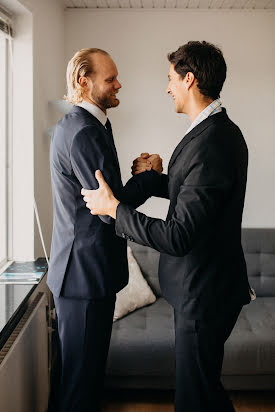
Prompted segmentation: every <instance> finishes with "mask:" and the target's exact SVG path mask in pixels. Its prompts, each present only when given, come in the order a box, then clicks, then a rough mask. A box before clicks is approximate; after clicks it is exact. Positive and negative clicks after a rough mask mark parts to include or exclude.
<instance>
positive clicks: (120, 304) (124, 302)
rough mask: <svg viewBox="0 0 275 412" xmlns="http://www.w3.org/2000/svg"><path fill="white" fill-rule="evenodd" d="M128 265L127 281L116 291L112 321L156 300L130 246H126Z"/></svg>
mask: <svg viewBox="0 0 275 412" xmlns="http://www.w3.org/2000/svg"><path fill="white" fill-rule="evenodd" d="M127 257H128V266H129V283H128V285H127V286H125V288H124V289H122V290H121V291H120V292H118V293H117V295H116V296H117V298H116V306H115V313H114V322H115V321H116V320H117V319H119V318H121V317H122V316H125V315H127V313H130V312H133V311H134V310H136V309H138V308H142V307H143V306H146V305H149V304H150V303H153V302H155V301H156V296H155V295H154V293H153V292H152V289H151V288H150V286H149V285H148V283H147V282H146V280H145V279H144V277H143V276H142V273H141V270H140V268H139V265H138V263H137V261H136V259H135V258H134V255H133V252H132V250H131V248H130V247H129V246H128V247H127Z"/></svg>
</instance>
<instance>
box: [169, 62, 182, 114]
mask: <svg viewBox="0 0 275 412" xmlns="http://www.w3.org/2000/svg"><path fill="white" fill-rule="evenodd" d="M168 80H169V83H168V87H167V89H166V93H168V94H170V95H171V96H172V97H173V100H174V104H175V111H176V112H177V113H184V103H185V100H186V92H187V89H186V85H185V80H184V79H182V78H181V76H180V75H179V74H178V73H177V72H176V71H175V69H174V65H173V64H171V65H170V69H169V73H168Z"/></svg>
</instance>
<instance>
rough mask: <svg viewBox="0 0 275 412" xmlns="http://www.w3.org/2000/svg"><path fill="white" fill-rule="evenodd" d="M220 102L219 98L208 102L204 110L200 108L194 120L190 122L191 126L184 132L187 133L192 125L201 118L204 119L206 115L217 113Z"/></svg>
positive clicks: (219, 108)
mask: <svg viewBox="0 0 275 412" xmlns="http://www.w3.org/2000/svg"><path fill="white" fill-rule="evenodd" d="M221 105H222V102H221V100H220V99H216V100H214V101H213V102H212V103H210V104H209V105H208V106H207V107H206V108H205V109H204V110H202V111H201V112H200V113H199V114H198V116H197V117H196V118H195V120H194V121H193V122H192V124H191V126H190V127H189V129H188V130H187V132H186V133H185V135H187V133H189V132H190V131H191V130H192V129H194V127H196V126H197V125H198V124H199V123H201V122H202V121H203V120H205V119H206V118H207V117H209V116H212V115H213V114H216V113H219V112H221V111H222V108H221Z"/></svg>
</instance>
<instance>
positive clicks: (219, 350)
mask: <svg viewBox="0 0 275 412" xmlns="http://www.w3.org/2000/svg"><path fill="white" fill-rule="evenodd" d="M240 311H241V307H238V308H234V310H233V309H232V310H227V312H226V313H223V314H219V315H218V316H217V317H216V318H215V319H209V320H192V319H187V318H186V315H185V314H183V313H181V312H177V311H175V312H174V314H175V333H176V393H175V411H176V412H221V411H222V412H234V407H233V405H232V402H231V400H230V399H229V397H228V395H227V393H226V391H225V390H224V388H223V385H222V383H221V380H220V378H221V370H222V363H223V357H224V343H225V341H226V340H227V338H228V337H229V335H230V333H231V331H232V330H233V327H234V325H235V323H236V321H237V318H238V316H239V313H240Z"/></svg>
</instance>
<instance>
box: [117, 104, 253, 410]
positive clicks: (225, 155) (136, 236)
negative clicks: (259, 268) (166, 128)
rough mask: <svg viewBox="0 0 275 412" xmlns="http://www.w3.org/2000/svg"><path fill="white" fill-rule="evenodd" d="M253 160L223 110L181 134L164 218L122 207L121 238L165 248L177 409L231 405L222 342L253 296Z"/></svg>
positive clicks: (164, 193)
mask: <svg viewBox="0 0 275 412" xmlns="http://www.w3.org/2000/svg"><path fill="white" fill-rule="evenodd" d="M247 163H248V151H247V146H246V143H245V141H244V138H243V136H242V133H241V131H240V130H239V128H238V127H237V126H236V125H235V124H234V123H233V122H232V121H231V120H230V119H229V118H228V116H227V114H226V111H225V109H223V110H222V112H220V113H218V114H215V115H213V116H210V117H208V118H207V119H205V120H204V121H202V122H201V123H200V124H198V125H197V126H196V127H195V128H194V129H193V130H191V131H190V132H189V133H188V134H187V135H186V136H185V137H184V138H183V140H182V141H181V142H180V143H179V145H178V146H177V147H176V149H175V151H174V153H173V155H172V158H171V160H170V163H169V167H168V176H167V175H162V176H161V177H160V179H161V182H162V183H161V190H160V191H158V190H157V191H155V195H156V196H161V197H165V198H168V199H170V207H169V211H168V215H167V218H166V221H165V222H164V221H163V220H161V219H154V218H150V217H147V216H145V215H143V214H142V213H138V212H137V211H135V210H133V209H132V208H130V207H129V206H127V205H125V204H123V203H120V204H119V206H118V209H117V219H116V233H117V234H118V235H119V236H122V237H123V238H126V239H128V238H129V237H131V238H132V239H133V240H134V242H137V243H140V244H142V245H147V246H150V247H152V248H154V249H156V250H158V251H160V252H161V255H160V262H159V277H160V284H161V288H162V292H163V294H164V296H165V297H166V299H167V300H168V302H169V303H170V304H171V305H172V306H173V307H174V309H175V326H176V356H177V390H176V410H177V411H182V412H183V411H184V412H185V411H186V412H189V411H190V412H196V411H199V412H202V411H211V412H213V411H219V412H220V411H222V410H223V411H224V412H225V411H232V410H233V407H232V405H231V403H230V401H229V400H228V398H227V397H226V394H225V392H224V391H223V388H222V386H221V383H220V372H221V363H222V358H223V346H224V342H225V340H226V339H227V337H228V336H229V334H230V332H231V329H232V328H233V326H234V324H235V321H236V318H237V316H238V313H239V311H240V309H241V307H242V305H244V304H247V303H248V302H250V295H249V284H248V279H247V272H246V263H245V259H244V255H243V250H242V246H241V221H242V212H243V205H244V197H245V190H246V178H247ZM214 343H215V344H214ZM180 371H181V372H180Z"/></svg>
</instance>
